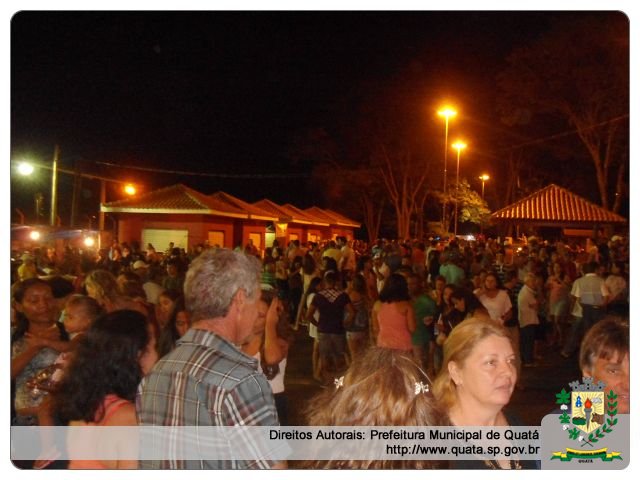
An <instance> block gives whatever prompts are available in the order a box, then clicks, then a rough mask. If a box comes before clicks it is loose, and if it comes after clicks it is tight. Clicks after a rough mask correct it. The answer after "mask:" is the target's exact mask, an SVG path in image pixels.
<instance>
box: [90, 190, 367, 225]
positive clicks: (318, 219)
mask: <svg viewBox="0 0 640 480" xmlns="http://www.w3.org/2000/svg"><path fill="white" fill-rule="evenodd" d="M100 209H101V211H103V212H113V213H165V214H166V213H181V214H200V215H202V214H204V215H218V216H222V217H232V218H245V219H249V218H251V219H255V220H266V221H278V220H281V221H285V222H296V223H304V224H311V225H318V226H329V225H340V226H353V227H359V226H360V224H358V223H357V222H354V221H353V220H350V219H348V218H346V217H344V216H342V215H340V214H338V213H336V212H333V211H330V210H327V211H325V210H322V209H320V208H318V207H313V208H311V209H308V210H307V211H304V210H300V209H299V208H297V207H295V206H293V205H291V204H286V205H278V204H276V203H274V202H272V201H271V200H268V199H264V200H260V201H259V202H256V203H254V204H250V203H247V202H245V201H244V200H240V199H239V198H237V197H234V196H233V195H230V194H228V193H225V192H216V193H214V194H211V195H204V194H202V193H200V192H197V191H195V190H193V189H191V188H189V187H187V186H185V185H182V184H177V185H172V186H170V187H165V188H161V189H159V190H154V191H152V192H148V193H145V194H142V195H139V196H136V197H132V198H126V199H123V200H117V201H114V202H109V203H105V204H104V205H101V206H100Z"/></svg>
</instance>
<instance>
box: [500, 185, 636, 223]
mask: <svg viewBox="0 0 640 480" xmlns="http://www.w3.org/2000/svg"><path fill="white" fill-rule="evenodd" d="M491 219H492V220H494V221H507V222H508V221H512V222H530V223H537V224H540V225H558V226H560V225H572V224H601V223H625V222H626V221H627V220H626V219H625V218H624V217H621V216H620V215H618V214H616V213H613V212H611V211H609V210H607V209H605V208H602V207H600V206H598V205H596V204H594V203H592V202H590V201H588V200H586V199H584V198H582V197H580V196H579V195H576V194H575V193H572V192H570V191H569V190H567V189H566V188H562V187H559V186H558V185H555V184H553V183H552V184H551V185H549V186H547V187H545V188H543V189H541V190H538V191H537V192H534V193H532V194H531V195H529V196H528V197H525V198H523V199H522V200H518V201H517V202H515V203H513V204H511V205H508V206H506V207H504V208H502V209H500V210H498V211H496V212H494V213H493V214H492V215H491Z"/></svg>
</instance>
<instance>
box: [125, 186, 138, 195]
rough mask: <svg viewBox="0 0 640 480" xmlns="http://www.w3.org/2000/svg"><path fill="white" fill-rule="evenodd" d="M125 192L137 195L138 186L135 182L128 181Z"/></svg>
mask: <svg viewBox="0 0 640 480" xmlns="http://www.w3.org/2000/svg"><path fill="white" fill-rule="evenodd" d="M123 190H124V193H126V194H127V195H131V196H133V195H135V194H136V192H137V190H136V186H135V185H134V184H133V183H127V184H126V185H125V186H124V188H123Z"/></svg>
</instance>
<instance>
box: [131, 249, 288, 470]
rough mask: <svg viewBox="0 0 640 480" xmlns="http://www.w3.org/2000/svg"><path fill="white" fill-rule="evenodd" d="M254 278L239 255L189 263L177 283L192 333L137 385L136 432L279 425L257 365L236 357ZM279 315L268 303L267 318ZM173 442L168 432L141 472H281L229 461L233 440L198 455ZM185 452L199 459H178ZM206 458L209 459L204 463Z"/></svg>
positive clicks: (271, 463) (257, 462) (248, 438)
mask: <svg viewBox="0 0 640 480" xmlns="http://www.w3.org/2000/svg"><path fill="white" fill-rule="evenodd" d="M259 278H260V263H259V261H258V260H257V259H256V258H255V257H250V256H247V255H245V254H244V253H240V252H234V251H231V250H226V249H211V250H207V251H205V252H204V253H202V254H201V255H200V256H199V257H198V258H196V259H195V260H194V261H193V262H192V264H191V267H190V269H189V271H188V272H187V275H186V279H185V284H184V290H185V302H186V305H187V309H188V310H189V312H190V314H191V318H192V327H191V329H190V330H189V331H188V332H187V333H186V334H185V335H184V336H183V337H182V338H181V339H180V340H179V341H178V342H177V346H176V348H175V349H174V350H173V351H172V352H170V353H169V354H168V355H166V356H165V357H163V358H162V359H161V360H160V361H159V362H158V363H157V364H156V366H155V367H154V369H153V370H152V372H151V373H150V374H149V375H148V376H147V377H145V378H144V379H143V381H142V382H141V384H140V386H139V388H138V394H137V398H136V410H137V413H138V418H139V424H140V425H141V426H143V427H145V426H163V427H185V426H198V427H233V426H262V427H270V426H278V425H279V423H278V416H277V413H276V408H275V403H274V400H273V394H272V392H271V388H270V387H269V383H268V382H267V379H266V378H265V376H264V375H263V374H262V373H260V372H258V369H257V365H258V362H257V360H255V359H254V358H252V357H249V356H247V355H245V354H244V353H242V352H241V351H240V346H241V345H242V344H243V343H246V342H247V341H248V340H249V339H250V338H251V336H252V335H253V329H254V323H255V321H256V319H257V317H258V310H257V304H258V301H259V299H260V284H259ZM280 308H282V307H281V304H280V302H279V301H278V300H277V299H276V300H274V301H273V303H272V305H271V308H270V310H269V312H268V313H267V315H277V310H278V309H280ZM206 430H207V429H204V430H203V431H206ZM239 430H240V433H239V434H237V435H239V438H236V439H235V441H239V442H241V444H242V447H243V449H248V450H249V451H254V452H255V451H259V447H258V445H257V442H258V441H257V440H256V439H255V438H252V437H253V436H252V435H250V434H248V433H245V432H247V430H246V429H245V430H243V429H239ZM177 431H178V429H176V432H177ZM170 432H173V430H170ZM177 435H178V434H177V433H175V434H174V433H169V436H170V438H169V440H168V441H166V442H165V443H164V444H163V447H162V448H164V449H165V450H163V451H164V452H168V453H167V457H168V458H164V459H156V460H143V461H141V462H140V467H141V468H155V469H158V468H170V469H207V468H212V469H235V468H240V469H242V468H278V467H284V466H285V464H284V462H279V461H275V460H266V459H264V458H262V459H258V458H256V459H254V460H237V459H236V460H234V459H233V457H234V454H235V453H237V448H236V447H234V443H233V441H234V440H231V439H228V438H225V437H222V439H220V438H218V440H219V441H218V443H216V447H215V448H211V447H210V446H209V447H202V449H200V448H199V447H201V445H202V444H201V443H200V442H199V441H198V442H191V443H190V446H189V447H186V448H185V444H184V443H181V442H180V441H176V438H177ZM172 436H173V437H172ZM236 445H237V444H236ZM253 447H255V448H253ZM194 448H195V449H197V450H198V451H197V455H194V452H193V449H194ZM207 448H209V450H210V451H209V452H207V451H206V449H207ZM202 450H204V451H202ZM213 450H215V451H213ZM185 453H189V454H190V456H191V457H192V458H193V457H194V456H198V457H199V458H200V459H198V460H195V459H193V460H192V459H184V454H185ZM207 454H210V457H209V458H211V459H207V458H208V457H207ZM172 457H175V458H172ZM180 457H182V459H181V458H180Z"/></svg>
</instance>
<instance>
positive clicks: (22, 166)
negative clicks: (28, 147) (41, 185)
mask: <svg viewBox="0 0 640 480" xmlns="http://www.w3.org/2000/svg"><path fill="white" fill-rule="evenodd" d="M18 173H19V174H20V175H31V174H32V173H33V165H31V164H30V163H26V162H20V163H19V164H18Z"/></svg>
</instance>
